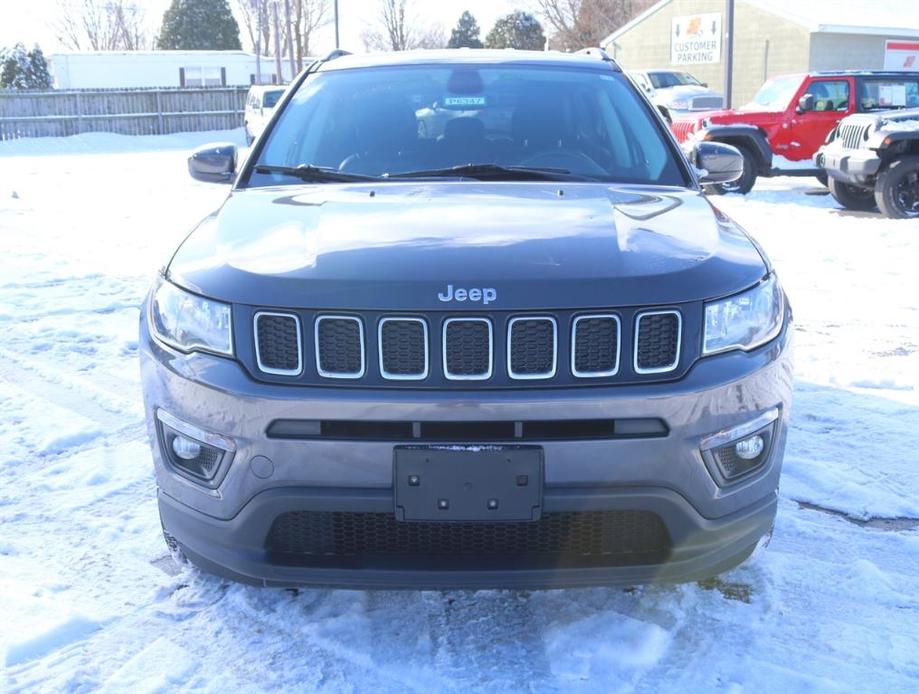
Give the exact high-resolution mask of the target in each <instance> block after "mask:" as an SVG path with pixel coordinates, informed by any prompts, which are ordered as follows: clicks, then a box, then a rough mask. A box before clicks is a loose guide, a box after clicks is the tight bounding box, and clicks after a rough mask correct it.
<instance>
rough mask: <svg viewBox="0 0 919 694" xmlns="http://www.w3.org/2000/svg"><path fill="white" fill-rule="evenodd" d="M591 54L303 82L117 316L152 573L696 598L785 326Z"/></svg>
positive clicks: (684, 172) (760, 282)
mask: <svg viewBox="0 0 919 694" xmlns="http://www.w3.org/2000/svg"><path fill="white" fill-rule="evenodd" d="M431 113H437V114H438V118H439V119H440V120H442V121H443V122H442V127H437V128H434V127H428V126H429V125H431V124H426V123H425V122H424V117H425V114H428V115H429V114H431ZM741 166H742V161H741V159H740V157H739V155H738V153H737V151H736V150H734V149H733V148H731V147H729V146H727V145H724V144H715V143H706V142H700V143H697V144H696V145H695V148H694V149H693V150H691V151H690V152H689V153H688V156H687V155H684V154H683V153H682V152H681V151H680V149H679V148H678V146H677V144H676V142H675V141H674V140H673V138H672V136H671V135H670V133H669V131H668V129H667V127H666V124H665V123H664V122H663V120H662V119H661V117H660V116H659V114H658V112H657V110H656V109H655V108H654V107H653V106H652V105H651V104H650V102H648V100H647V99H646V97H645V96H644V95H643V94H641V93H640V91H639V90H638V89H636V87H635V86H634V85H633V84H632V82H631V81H630V80H629V79H628V78H627V77H626V76H624V75H623V73H622V71H621V70H620V69H619V67H618V66H617V65H616V64H615V63H614V62H613V61H612V60H610V59H609V58H608V57H607V56H606V55H605V54H604V53H602V51H598V50H589V51H586V52H582V53H581V54H576V55H566V54H554V53H526V52H515V51H494V52H492V51H470V50H459V51H441V52H416V53H411V52H410V53H394V54H389V55H371V56H350V55H347V54H342V53H341V52H336V53H333V54H331V55H330V56H328V57H327V58H326V59H324V60H320V61H317V62H315V63H314V64H312V65H311V66H310V67H309V68H308V69H307V70H305V71H304V73H303V74H301V75H300V76H299V77H298V78H297V79H296V81H295V82H294V83H293V84H292V85H291V86H290V87H289V89H288V91H287V92H286V94H285V96H284V97H283V99H282V101H281V103H280V104H279V106H278V108H277V112H276V113H275V115H274V116H273V118H272V120H271V122H270V123H269V124H268V126H267V128H266V129H265V131H264V132H263V134H262V135H261V136H260V137H259V138H258V140H257V141H256V142H255V144H254V146H253V148H252V151H251V152H250V153H249V155H248V157H247V159H246V161H245V163H243V164H242V165H241V166H240V167H239V170H238V171H237V164H236V151H235V148H234V147H233V146H232V145H213V146H209V147H206V148H202V149H200V150H198V151H197V152H195V154H194V155H193V156H192V157H191V159H190V160H189V168H190V171H191V173H192V175H193V176H194V177H195V178H198V179H202V180H211V181H228V182H232V189H231V192H230V194H229V196H228V198H227V200H226V202H225V203H224V204H223V205H222V207H221V208H220V209H219V210H217V211H216V212H214V213H213V214H211V215H210V216H208V217H207V218H205V219H204V220H203V221H202V222H201V223H200V224H199V225H198V226H197V227H196V228H195V229H194V231H192V233H191V234H190V235H189V236H188V237H187V238H186V239H185V241H184V242H183V243H182V244H181V245H180V246H179V248H178V249H177V250H176V252H175V254H174V255H173V257H172V258H171V259H170V260H169V261H168V263H167V264H166V266H165V267H164V268H163V270H162V272H161V275H160V276H159V277H158V279H157V280H156V282H155V284H154V286H153V288H152V289H151V291H150V295H149V297H148V300H147V302H146V304H145V308H144V311H143V312H142V313H143V317H142V320H141V327H140V332H141V339H140V344H141V362H142V373H143V385H144V396H145V401H146V409H147V414H148V421H149V428H150V435H151V439H152V442H153V458H154V462H155V467H156V478H157V484H158V488H159V491H158V495H159V508H160V515H161V518H162V524H163V530H164V533H165V536H166V540H167V543H168V544H169V546H170V548H171V549H172V550H173V552H174V554H175V555H176V556H177V557H179V558H186V557H187V558H188V559H190V560H191V561H192V562H193V563H195V564H197V565H198V566H200V567H202V568H204V569H206V570H209V571H213V572H216V573H219V574H222V575H224V576H229V577H232V578H234V579H237V580H241V581H247V582H252V583H258V584H264V585H296V584H324V585H336V586H352V587H370V586H401V587H411V586H414V587H447V586H452V587H497V586H507V587H511V586H518V587H545V586H558V585H587V584H611V583H641V582H647V581H683V580H693V579H698V578H701V577H705V576H710V575H713V574H716V573H718V572H720V571H723V570H725V569H727V568H730V567H732V566H734V565H736V564H738V563H739V562H741V561H743V560H744V559H745V558H746V557H747V556H748V555H749V554H750V552H751V551H752V550H753V549H754V547H755V546H756V545H757V543H758V542H759V540H760V539H761V538H762V537H763V536H765V535H768V533H769V532H770V530H771V527H772V523H773V518H774V516H775V511H776V490H777V487H778V483H779V472H780V468H781V464H782V455H783V448H784V443H785V432H786V426H787V421H788V406H789V400H790V396H791V386H792V366H791V356H790V341H791V329H790V320H791V314H790V310H789V308H788V304H787V302H786V300H785V296H784V293H783V291H782V289H781V287H780V286H779V282H778V279H777V278H776V275H775V273H774V271H773V269H772V267H771V266H770V264H769V261H768V260H767V259H766V257H765V256H764V254H763V252H762V250H761V249H760V248H759V247H758V246H757V244H756V243H755V242H754V241H752V240H751V239H750V237H749V236H748V235H747V234H746V233H745V232H744V231H743V230H742V229H740V228H739V227H738V226H737V225H736V224H735V223H734V222H732V221H731V220H730V219H729V218H727V217H726V216H725V215H723V214H722V213H721V212H719V211H718V210H717V209H715V208H713V207H712V205H711V204H710V203H709V202H708V200H706V198H705V197H703V195H702V193H701V191H700V183H702V182H719V181H722V182H723V181H728V180H732V179H734V178H736V177H737V176H738V175H739V174H740V171H741Z"/></svg>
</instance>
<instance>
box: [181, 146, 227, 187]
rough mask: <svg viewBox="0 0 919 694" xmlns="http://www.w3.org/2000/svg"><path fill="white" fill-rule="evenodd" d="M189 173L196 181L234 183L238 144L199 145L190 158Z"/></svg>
mask: <svg viewBox="0 0 919 694" xmlns="http://www.w3.org/2000/svg"><path fill="white" fill-rule="evenodd" d="M188 173H189V174H191V177H192V178H194V179H195V180H196V181H204V182H206V183H232V182H233V179H234V178H236V145H234V144H233V143H232V142H220V143H216V144H211V145H204V146H203V147H199V148H198V149H196V150H195V151H194V152H192V155H191V156H190V157H189V158H188Z"/></svg>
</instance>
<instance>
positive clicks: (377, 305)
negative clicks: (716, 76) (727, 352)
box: [168, 181, 766, 310]
mask: <svg viewBox="0 0 919 694" xmlns="http://www.w3.org/2000/svg"><path fill="white" fill-rule="evenodd" d="M765 271H766V266H765V263H764V260H763V258H762V256H761V255H760V253H759V251H758V250H757V248H756V246H755V245H754V244H753V243H752V242H751V241H750V239H749V238H748V237H747V235H746V234H745V233H744V232H743V231H742V230H740V229H739V228H738V227H737V226H736V225H734V224H733V223H732V222H731V221H730V220H729V219H728V218H727V217H725V216H723V215H721V213H719V212H717V211H716V210H715V209H714V208H713V207H712V206H711V204H710V203H709V202H708V201H707V200H706V199H705V197H704V196H702V194H701V193H698V192H695V191H688V190H685V189H682V188H668V187H660V188H648V187H640V188H639V187H610V186H608V185H601V184H580V183H578V184H560V183H517V182H502V183H492V182H487V183H486V182H431V181H425V182H404V183H401V182H400V183H383V184H378V185H377V184H354V185H351V184H346V185H341V184H322V185H303V186H284V187H271V188H249V189H241V190H237V191H235V192H233V193H232V194H231V195H230V197H229V198H228V199H227V200H226V202H225V203H224V205H223V207H222V208H221V209H220V210H219V211H218V212H216V213H215V214H213V215H211V216H210V217H208V218H206V219H205V220H204V221H203V222H202V223H201V224H200V225H199V226H198V228H197V229H195V231H193V232H192V233H191V234H190V235H189V236H188V238H187V239H186V240H185V242H184V243H183V244H182V245H181V246H180V248H179V250H178V251H177V252H176V254H175V256H174V257H173V259H172V261H171V262H170V264H169V266H168V275H169V277H170V279H172V280H173V281H174V282H176V283H178V284H179V285H181V286H184V287H186V288H187V289H189V290H191V291H194V292H198V293H200V294H203V295H205V296H210V297H213V298H217V299H222V300H224V301H232V302H238V303H243V304H252V305H258V306H277V307H281V306H287V307H292V308H323V309H330V308H334V309H365V310H373V309H387V310H393V309H405V310H425V309H435V310H436V309H451V310H457V309H460V308H461V309H464V310H476V309H482V307H483V306H482V303H481V302H479V303H474V302H470V301H466V302H463V303H459V302H455V301H454V302H451V303H444V302H442V301H441V300H440V299H439V298H438V294H439V293H444V294H447V293H448V292H447V286H448V285H453V287H454V289H456V288H463V289H466V290H470V289H494V290H495V295H496V298H495V300H494V301H492V302H491V304H490V305H489V306H488V309H489V310H505V309H513V310H516V309H531V308H589V307H608V306H628V305H650V304H673V303H680V302H685V301H691V300H699V299H709V298H714V297H718V296H723V295H726V294H731V293H733V292H736V291H739V290H741V289H743V288H745V287H747V286H750V285H752V284H753V283H755V282H756V281H758V280H759V279H760V278H761V277H762V276H763V274H764V272H765Z"/></svg>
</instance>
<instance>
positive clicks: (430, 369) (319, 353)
mask: <svg viewBox="0 0 919 694" xmlns="http://www.w3.org/2000/svg"><path fill="white" fill-rule="evenodd" d="M701 308H702V307H701V302H700V303H699V304H696V305H691V306H686V307H683V308H682V309H681V311H688V312H687V313H686V314H685V315H686V317H687V320H689V321H690V322H691V324H695V323H696V322H697V321H698V320H699V319H700V315H699V314H700V311H701ZM639 319H640V321H639ZM241 323H248V324H249V325H251V326H252V331H253V333H252V335H251V336H250V337H249V338H248V340H246V339H242V340H241V341H240V344H239V347H240V348H239V358H240V360H241V361H242V362H243V363H244V364H245V365H246V366H247V367H248V369H249V372H250V373H251V375H252V376H253V377H255V378H257V379H260V380H264V381H268V382H272V383H289V384H298V385H332V384H333V383H334V384H335V385H336V386H338V387H343V386H346V385H354V386H357V387H375V388H396V387H402V388H418V389H427V388H432V389H446V388H453V389H464V388H469V387H470V386H478V385H481V386H482V387H487V388H528V387H529V388H540V387H567V386H577V385H583V386H587V385H595V384H596V385H601V384H603V385H605V384H618V383H622V384H626V383H636V382H638V383H641V382H646V381H650V380H663V379H672V378H677V377H678V376H679V375H681V374H682V373H684V372H685V370H686V369H688V368H689V366H691V364H692V362H693V361H694V360H695V359H696V358H698V349H697V348H695V347H694V345H693V343H692V342H689V343H687V345H688V346H689V349H688V350H685V354H680V349H681V342H680V333H681V327H680V326H681V324H682V321H681V312H680V311H677V310H676V309H666V310H643V309H641V308H630V307H627V308H618V309H614V310H609V311H602V310H600V309H598V310H597V311H596V312H595V313H585V312H578V311H573V310H558V311H553V312H552V313H551V314H535V313H534V314H533V315H526V314H524V315H520V314H512V313H510V312H495V313H488V314H487V315H475V316H464V315H455V316H450V315H449V314H447V315H444V314H443V313H442V312H436V313H432V314H430V315H387V314H385V313H381V312H377V311H368V312H362V313H360V314H357V313H355V314H353V315H344V314H342V315H334V314H323V313H321V312H320V313H316V312H311V311H304V310H299V311H296V310H286V311H280V310H279V311H274V310H272V309H265V310H259V309H254V310H253V311H252V313H251V314H249V318H248V320H243V321H241ZM629 326H632V327H631V328H630V327H629ZM304 355H307V356H306V357H305V356H304ZM623 355H626V356H625V357H623ZM632 355H634V358H632ZM678 368H679V371H678ZM655 374H659V375H657V376H655ZM342 379H345V380H342ZM336 381H337V382H336Z"/></svg>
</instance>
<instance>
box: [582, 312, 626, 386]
mask: <svg viewBox="0 0 919 694" xmlns="http://www.w3.org/2000/svg"><path fill="white" fill-rule="evenodd" d="M619 333H620V329H619V317H618V316H613V315H607V316H578V317H577V318H575V319H574V328H573V336H572V347H571V350H572V351H571V371H572V373H573V374H574V375H575V376H586V377H594V378H596V377H600V376H612V375H613V374H615V373H616V372H617V371H618V370H619Z"/></svg>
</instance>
